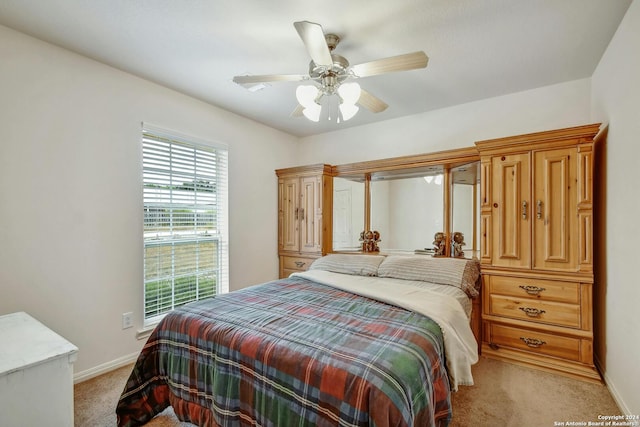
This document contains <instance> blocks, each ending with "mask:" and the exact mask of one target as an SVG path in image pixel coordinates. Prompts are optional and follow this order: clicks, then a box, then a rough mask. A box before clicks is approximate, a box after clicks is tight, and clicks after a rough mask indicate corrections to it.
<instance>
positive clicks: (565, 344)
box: [486, 323, 581, 362]
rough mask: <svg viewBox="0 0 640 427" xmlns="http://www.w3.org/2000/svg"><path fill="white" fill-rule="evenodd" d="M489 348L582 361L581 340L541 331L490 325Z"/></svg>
mask: <svg viewBox="0 0 640 427" xmlns="http://www.w3.org/2000/svg"><path fill="white" fill-rule="evenodd" d="M487 327H488V328H489V331H488V332H486V333H488V338H489V346H490V347H491V348H492V349H497V350H499V348H500V347H507V348H511V349H517V350H522V351H527V352H531V353H536V354H542V355H546V356H553V357H559V358H562V359H566V360H573V361H576V362H579V361H580V346H581V340H580V338H573V337H566V336H560V335H555V334H554V335H551V334H547V333H544V332H540V331H534V330H528V329H525V328H518V327H514V326H505V325H498V324H495V323H490V324H488V325H487Z"/></svg>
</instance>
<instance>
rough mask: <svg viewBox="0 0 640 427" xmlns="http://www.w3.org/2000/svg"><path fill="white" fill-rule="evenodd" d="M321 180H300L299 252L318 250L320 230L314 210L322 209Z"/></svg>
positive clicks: (312, 178)
mask: <svg viewBox="0 0 640 427" xmlns="http://www.w3.org/2000/svg"><path fill="white" fill-rule="evenodd" d="M321 183H322V181H321V179H320V177H318V176H307V177H303V178H301V180H300V187H301V188H300V205H299V206H300V208H299V210H298V218H299V220H300V252H317V251H319V250H320V246H319V245H320V229H319V227H318V225H319V224H318V223H317V221H316V213H317V212H316V210H318V209H320V210H321V209H322V200H321V197H322V188H321Z"/></svg>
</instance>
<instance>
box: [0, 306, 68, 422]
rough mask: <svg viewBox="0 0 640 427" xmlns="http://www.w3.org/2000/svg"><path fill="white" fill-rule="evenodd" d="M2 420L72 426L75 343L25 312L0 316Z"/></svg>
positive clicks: (0, 414) (0, 401)
mask: <svg viewBox="0 0 640 427" xmlns="http://www.w3.org/2000/svg"><path fill="white" fill-rule="evenodd" d="M0 339H1V340H2V345H1V346H0V424H2V425H6V426H60V427H65V426H66V427H73V363H74V362H75V360H76V357H77V352H78V348H77V347H76V346H75V345H73V344H71V343H70V342H69V341H67V340H65V339H64V338H62V337H61V336H60V335H58V334H56V333H55V332H53V331H52V330H50V329H49V328H47V327H46V326H44V325H43V324H42V323H40V322H38V321H37V320H35V319H34V318H33V317H31V316H29V315H28V314H27V313H24V312H18V313H12V314H7V315H4V316H0Z"/></svg>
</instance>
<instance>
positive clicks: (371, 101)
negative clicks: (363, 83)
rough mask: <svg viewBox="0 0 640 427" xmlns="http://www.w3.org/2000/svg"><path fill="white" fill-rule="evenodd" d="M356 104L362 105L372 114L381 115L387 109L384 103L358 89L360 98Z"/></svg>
mask: <svg viewBox="0 0 640 427" xmlns="http://www.w3.org/2000/svg"><path fill="white" fill-rule="evenodd" d="M358 104H360V105H362V106H363V107H364V108H366V109H367V110H369V111H371V112H372V113H381V112H383V111H384V110H386V109H387V107H388V105H387V103H386V102H384V101H383V100H381V99H380V98H378V97H376V96H374V95H371V94H370V93H369V92H367V91H366V90H364V89H360V98H358Z"/></svg>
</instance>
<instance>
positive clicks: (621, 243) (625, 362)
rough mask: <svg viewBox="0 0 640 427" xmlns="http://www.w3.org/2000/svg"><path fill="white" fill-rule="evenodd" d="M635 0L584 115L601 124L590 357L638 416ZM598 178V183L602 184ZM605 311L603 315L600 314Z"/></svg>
mask: <svg viewBox="0 0 640 427" xmlns="http://www.w3.org/2000/svg"><path fill="white" fill-rule="evenodd" d="M638 52H640V2H639V1H638V0H635V1H634V2H633V3H632V4H631V6H630V7H629V9H628V10H627V14H626V16H625V17H624V19H623V21H622V23H621V24H620V27H619V28H618V31H617V32H616V34H615V36H614V37H613V39H612V41H611V43H610V45H609V47H608V48H607V50H606V52H605V54H604V55H603V57H602V59H601V60H600V64H599V65H598V67H597V68H596V71H595V73H594V74H593V77H592V86H593V96H592V114H593V115H592V119H593V120H594V121H602V122H605V123H608V125H609V127H608V133H607V140H606V142H605V145H604V147H603V148H604V150H602V152H603V154H604V155H605V159H606V160H605V162H604V170H603V173H601V175H600V177H598V176H597V177H596V179H597V180H598V181H599V184H600V185H601V186H602V190H601V200H600V202H601V205H602V209H601V211H600V212H601V217H604V219H605V220H606V223H605V224H606V227H605V228H604V230H601V232H600V233H599V236H598V237H599V241H600V243H601V245H603V248H604V251H605V254H606V257H605V258H604V259H603V260H601V261H600V263H599V265H598V267H600V269H599V275H598V276H599V277H597V278H598V279H600V280H599V282H597V283H596V286H598V287H599V289H597V290H596V292H597V294H598V296H599V297H600V299H601V300H604V305H603V306H602V307H599V314H600V316H601V317H603V319H604V322H603V323H604V324H603V325H602V326H603V327H602V328H601V330H600V331H599V335H600V336H601V337H603V338H604V340H602V341H601V342H600V345H598V358H599V362H600V364H601V365H603V367H604V369H605V371H606V374H605V379H606V380H607V382H608V383H609V386H610V388H611V389H612V391H613V393H614V396H615V397H616V398H617V400H618V402H619V404H620V405H621V406H622V407H623V410H624V411H626V412H627V413H629V414H636V415H637V414H640V381H639V380H640V375H638V367H637V366H638V359H639V355H640V316H638V308H639V307H640V306H639V304H640V279H639V278H638V268H637V265H638V257H637V250H636V248H635V246H637V244H638V242H640V221H639V220H638V214H639V213H640V197H638V189H637V187H636V185H637V183H638V182H640V167H638V161H639V159H640V55H639V54H638ZM602 182H604V184H602ZM605 316H606V317H605Z"/></svg>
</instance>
